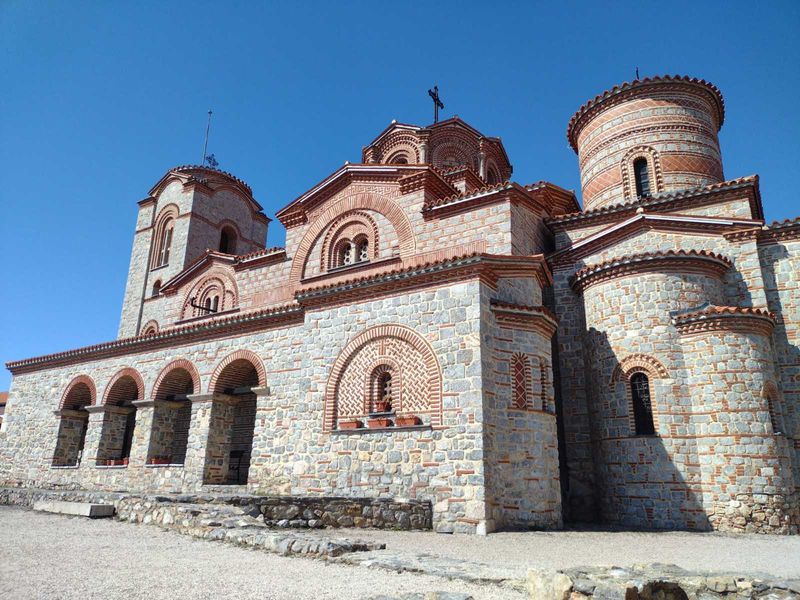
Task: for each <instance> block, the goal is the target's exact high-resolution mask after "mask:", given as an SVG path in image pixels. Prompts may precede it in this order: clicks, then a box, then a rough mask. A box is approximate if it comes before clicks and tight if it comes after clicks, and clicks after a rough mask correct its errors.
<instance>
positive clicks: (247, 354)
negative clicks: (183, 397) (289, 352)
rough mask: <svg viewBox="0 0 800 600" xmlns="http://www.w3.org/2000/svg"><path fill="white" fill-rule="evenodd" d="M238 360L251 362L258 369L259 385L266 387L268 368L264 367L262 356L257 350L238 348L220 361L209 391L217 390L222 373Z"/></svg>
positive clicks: (209, 383)
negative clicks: (260, 356)
mask: <svg viewBox="0 0 800 600" xmlns="http://www.w3.org/2000/svg"><path fill="white" fill-rule="evenodd" d="M236 361H247V362H249V363H250V364H251V365H252V366H253V368H255V370H256V375H258V385H259V387H265V386H266V385H267V370H266V369H265V368H264V363H263V362H262V361H261V358H259V356H258V355H257V354H256V353H255V352H252V351H250V350H237V351H236V352H234V353H232V354H229V355H228V356H226V357H225V358H223V359H222V362H220V363H219V364H218V365H217V368H216V369H214V374H213V375H212V376H211V381H209V382H208V391H209V392H212V393H213V392H215V391H217V390H216V389H215V388H216V387H217V383H218V382H219V381H220V375H222V372H223V371H224V370H225V368H226V367H228V366H230V365H231V364H233V363H234V362H236Z"/></svg>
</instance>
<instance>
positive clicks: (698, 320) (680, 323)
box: [672, 305, 775, 337]
mask: <svg viewBox="0 0 800 600" xmlns="http://www.w3.org/2000/svg"><path fill="white" fill-rule="evenodd" d="M672 323H673V325H675V328H676V329H677V330H678V332H679V333H680V334H681V335H698V334H703V333H708V332H712V331H733V332H739V333H755V334H758V335H762V336H764V337H769V336H771V335H772V330H773V329H774V328H775V315H774V314H772V313H771V312H767V311H765V310H761V309H758V308H742V307H738V306H713V305H712V306H705V307H703V308H701V309H699V310H693V311H690V312H683V313H679V314H677V315H673V318H672Z"/></svg>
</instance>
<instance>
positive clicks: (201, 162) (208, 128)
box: [200, 109, 217, 166]
mask: <svg viewBox="0 0 800 600" xmlns="http://www.w3.org/2000/svg"><path fill="white" fill-rule="evenodd" d="M211 114H212V113H211V110H210V109H209V111H208V123H207V124H206V141H205V144H203V160H202V161H200V166H204V165H205V164H206V161H207V160H208V154H206V152H208V132H209V131H211ZM211 158H212V159H213V158H214V157H213V156H212V157H211ZM214 162H217V161H216V160H214ZM212 166H213V165H212Z"/></svg>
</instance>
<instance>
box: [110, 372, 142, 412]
mask: <svg viewBox="0 0 800 600" xmlns="http://www.w3.org/2000/svg"><path fill="white" fill-rule="evenodd" d="M143 398H144V381H143V380H142V376H141V375H140V374H139V372H138V371H137V370H136V369H132V368H130V367H126V368H124V369H122V370H121V371H118V372H117V373H116V374H115V375H114V376H113V377H112V378H111V381H109V382H108V385H107V386H106V390H105V393H104V394H103V404H104V405H107V406H119V405H121V403H122V402H124V401H126V400H142V399H143Z"/></svg>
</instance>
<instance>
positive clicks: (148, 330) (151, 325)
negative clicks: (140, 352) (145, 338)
mask: <svg viewBox="0 0 800 600" xmlns="http://www.w3.org/2000/svg"><path fill="white" fill-rule="evenodd" d="M157 333H158V321H156V320H154V319H150V320H149V321H148V322H147V323H145V324H144V327H142V333H140V334H139V335H155V334H157Z"/></svg>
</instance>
